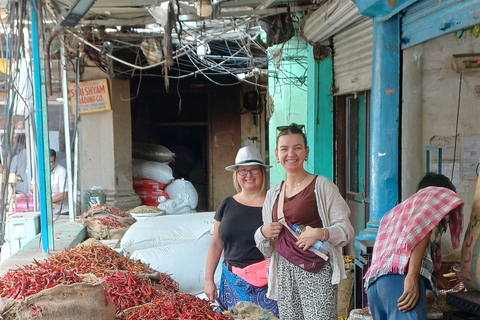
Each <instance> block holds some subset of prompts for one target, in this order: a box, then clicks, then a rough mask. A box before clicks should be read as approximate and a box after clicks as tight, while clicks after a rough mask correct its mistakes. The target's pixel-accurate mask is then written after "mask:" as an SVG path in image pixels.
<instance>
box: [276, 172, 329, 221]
mask: <svg viewBox="0 0 480 320" xmlns="http://www.w3.org/2000/svg"><path fill="white" fill-rule="evenodd" d="M316 179H317V177H315V179H313V180H312V182H310V183H309V185H308V186H307V187H306V188H305V189H303V190H302V191H300V192H299V193H297V194H296V195H294V196H293V197H291V198H287V197H285V203H284V204H283V214H284V216H285V218H288V220H290V221H291V222H292V223H296V224H297V225H302V226H310V227H312V228H322V227H323V224H322V220H320V216H319V215H318V208H317V201H316V199H315V192H314V190H315V180H316ZM277 207H278V198H277V200H276V201H275V204H274V205H273V212H272V213H273V221H278V219H277Z"/></svg>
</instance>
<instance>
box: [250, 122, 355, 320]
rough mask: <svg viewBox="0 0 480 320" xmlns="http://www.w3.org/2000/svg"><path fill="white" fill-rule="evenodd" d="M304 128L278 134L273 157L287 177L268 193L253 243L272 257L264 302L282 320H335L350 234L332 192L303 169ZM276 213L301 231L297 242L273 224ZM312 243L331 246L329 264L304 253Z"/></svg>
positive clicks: (288, 128) (282, 129)
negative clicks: (274, 305) (273, 304)
mask: <svg viewBox="0 0 480 320" xmlns="http://www.w3.org/2000/svg"><path fill="white" fill-rule="evenodd" d="M303 128H304V126H303V125H297V124H295V123H292V124H290V125H289V126H284V127H278V128H277V129H278V130H279V131H280V132H279V134H278V136H277V147H276V149H275V156H276V158H277V162H278V163H280V164H281V165H282V166H283V167H284V168H285V171H286V174H287V177H286V180H285V181H282V182H281V183H279V184H278V185H276V186H275V187H273V188H271V189H270V190H269V191H268V192H267V196H266V199H265V203H264V205H263V226H261V227H260V228H258V229H257V231H256V232H255V241H256V243H257V246H258V248H259V250H260V251H261V252H262V253H263V254H264V255H266V256H268V257H271V260H270V266H269V272H268V293H267V297H268V298H270V299H274V300H276V301H277V303H278V309H279V313H280V318H281V319H308V320H318V319H322V320H326V319H331V320H336V319H337V295H338V283H339V282H340V280H342V279H345V278H346V273H345V267H344V262H343V255H342V247H343V246H345V245H346V244H347V243H348V242H349V241H350V240H351V239H352V238H353V236H354V231H353V227H352V224H351V223H350V219H349V216H350V210H349V208H348V205H347V203H346V202H345V200H344V199H343V197H342V196H341V195H340V193H339V191H338V188H337V186H336V185H335V184H334V183H333V182H332V181H330V180H329V179H328V178H326V177H323V176H320V175H313V174H310V173H308V172H307V171H306V170H305V169H304V167H303V165H304V162H305V161H307V157H308V153H309V148H308V146H307V138H306V136H305V134H304V133H303V131H302V130H303ZM282 193H283V195H282ZM282 198H283V199H284V201H281V200H280V199H282ZM279 206H280V208H281V207H282V206H283V210H281V209H280V208H279ZM279 211H281V212H280V213H283V216H284V218H283V219H284V220H285V221H284V223H286V224H287V225H288V226H290V227H291V226H292V224H297V225H303V226H306V230H305V231H304V232H303V233H302V234H301V235H300V236H299V237H298V240H297V239H296V238H295V237H293V236H292V235H291V233H290V231H289V230H288V229H287V228H286V227H284V225H283V224H282V223H281V222H279V221H278V214H279ZM280 221H282V219H280ZM317 240H324V241H327V242H328V244H329V245H330V246H331V250H330V256H329V257H328V260H324V259H323V258H321V257H319V256H318V255H316V254H315V253H313V252H311V251H309V250H308V249H309V248H310V247H311V246H312V244H314V243H315V242H316V241H317Z"/></svg>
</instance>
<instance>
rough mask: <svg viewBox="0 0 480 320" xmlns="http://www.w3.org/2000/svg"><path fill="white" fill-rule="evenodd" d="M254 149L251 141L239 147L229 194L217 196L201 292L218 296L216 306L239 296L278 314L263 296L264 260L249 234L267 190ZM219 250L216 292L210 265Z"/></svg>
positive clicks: (263, 169) (257, 223)
mask: <svg viewBox="0 0 480 320" xmlns="http://www.w3.org/2000/svg"><path fill="white" fill-rule="evenodd" d="M270 167H271V166H269V165H266V164H264V163H263V160H262V156H261V155H260V152H259V151H258V150H257V149H256V148H255V147H251V146H247V147H243V148H241V149H240V150H239V151H238V153H237V156H236V158H235V164H233V165H230V166H228V167H226V168H225V170H228V171H233V185H234V187H235V189H236V191H237V193H236V194H235V195H234V196H231V197H228V198H226V199H225V200H223V201H222V203H221V204H220V205H219V207H218V208H217V211H216V213H215V216H214V219H215V222H214V227H213V236H212V240H211V241H210V246H209V248H208V253H207V262H206V268H205V288H204V292H205V294H206V295H207V297H208V299H209V300H210V301H212V302H213V301H215V300H217V301H218V304H219V309H220V311H224V310H227V309H228V308H232V307H235V306H236V304H237V302H239V301H247V302H251V303H254V304H256V305H259V306H260V307H262V308H263V309H266V310H268V311H271V312H272V313H273V314H274V315H275V316H278V309H277V304H276V302H275V301H273V300H270V299H268V298H266V294H267V268H268V263H267V260H265V257H264V255H263V254H262V253H261V252H260V251H259V250H258V249H257V247H256V245H255V240H254V238H253V235H254V233H255V231H256V230H257V228H258V227H260V226H261V225H262V223H263V222H262V206H263V202H264V200H265V193H266V190H267V171H266V169H268V168H270ZM222 252H223V258H224V261H223V263H222V275H221V279H220V286H219V290H218V291H219V292H218V293H217V287H216V285H215V282H214V274H215V269H216V268H217V265H218V262H219V261H220V257H221V255H222Z"/></svg>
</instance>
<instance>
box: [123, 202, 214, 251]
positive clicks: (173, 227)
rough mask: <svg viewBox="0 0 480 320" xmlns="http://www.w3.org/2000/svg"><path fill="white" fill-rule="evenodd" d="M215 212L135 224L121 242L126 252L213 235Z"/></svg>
mask: <svg viewBox="0 0 480 320" xmlns="http://www.w3.org/2000/svg"><path fill="white" fill-rule="evenodd" d="M214 215H215V212H213V211H210V212H199V213H191V214H182V215H165V216H159V217H154V218H149V219H145V220H139V221H137V222H136V223H134V224H133V225H132V226H131V227H130V228H128V230H127V231H126V232H125V234H124V235H123V237H122V239H121V240H120V248H121V250H122V251H124V252H130V253H132V252H134V251H137V250H141V249H147V248H155V247H161V246H165V245H169V244H173V243H176V242H178V241H182V240H197V239H199V238H200V237H201V236H202V235H204V234H206V233H209V234H213V224H214V219H213V217H214Z"/></svg>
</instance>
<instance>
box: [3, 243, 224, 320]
mask: <svg viewBox="0 0 480 320" xmlns="http://www.w3.org/2000/svg"><path fill="white" fill-rule="evenodd" d="M154 272H155V270H152V269H150V268H149V267H148V265H146V264H143V263H142V262H140V261H134V260H131V259H128V258H126V257H124V256H122V255H121V254H119V253H118V252H116V251H115V250H112V249H110V248H108V247H106V246H102V245H91V246H77V247H75V248H74V249H69V250H65V251H63V252H61V253H58V254H55V255H52V256H50V257H49V258H48V259H47V260H46V261H45V262H38V261H36V260H34V263H33V264H31V265H28V266H25V267H24V268H23V269H16V270H11V271H9V272H7V274H6V275H5V276H3V277H1V278H0V296H1V297H3V298H8V299H23V298H25V297H27V296H29V295H32V294H36V293H38V292H40V291H42V290H44V289H48V288H52V287H54V286H56V285H58V284H72V283H76V282H82V280H81V278H80V277H79V276H78V275H80V274H88V273H91V274H94V275H96V276H97V277H99V278H101V279H103V280H104V281H105V282H106V283H107V284H108V287H109V288H108V289H107V290H106V291H105V296H106V304H107V305H108V303H109V302H110V301H113V303H114V305H115V311H116V312H117V314H119V313H120V312H122V311H123V310H125V309H128V308H131V307H135V306H139V307H138V308H136V309H133V310H132V311H131V312H129V313H128V318H126V319H129V320H130V319H138V320H141V319H148V320H151V319H192V320H193V319H218V320H226V319H231V318H230V317H228V316H226V315H222V314H219V313H216V312H215V311H213V309H212V307H211V306H210V303H209V302H208V301H206V300H202V299H199V298H197V297H195V296H193V295H189V294H179V293H178V283H177V282H175V281H174V280H173V279H172V278H171V277H170V276H168V275H166V274H163V273H161V274H160V276H161V279H160V280H159V284H157V285H155V284H153V283H152V281H151V280H150V279H149V278H147V277H142V276H139V274H145V275H146V274H151V273H154Z"/></svg>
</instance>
